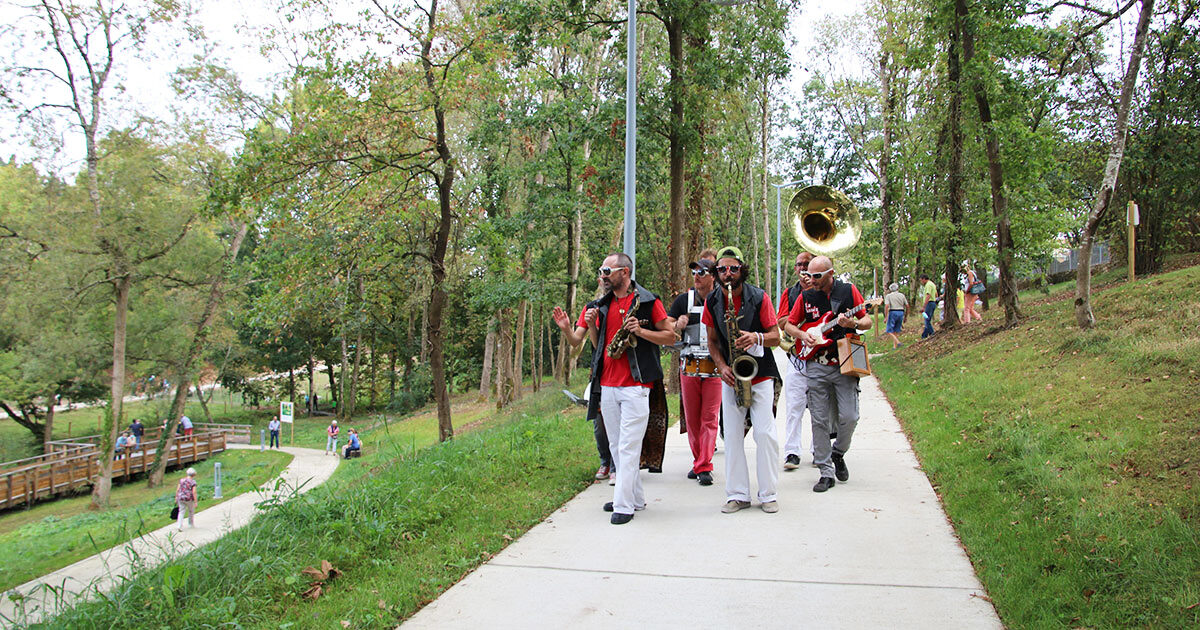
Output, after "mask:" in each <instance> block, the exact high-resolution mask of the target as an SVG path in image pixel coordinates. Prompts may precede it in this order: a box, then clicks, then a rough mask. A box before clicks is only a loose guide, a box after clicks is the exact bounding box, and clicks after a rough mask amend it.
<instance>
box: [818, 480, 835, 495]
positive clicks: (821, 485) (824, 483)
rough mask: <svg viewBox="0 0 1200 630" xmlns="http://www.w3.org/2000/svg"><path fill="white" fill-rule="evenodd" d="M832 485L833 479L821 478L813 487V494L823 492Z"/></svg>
mask: <svg viewBox="0 0 1200 630" xmlns="http://www.w3.org/2000/svg"><path fill="white" fill-rule="evenodd" d="M834 485H835V483H834V481H833V477H821V479H820V480H819V481H817V485H815V486H813V492H825V491H826V490H828V489H830V488H832V487H833V486H834Z"/></svg>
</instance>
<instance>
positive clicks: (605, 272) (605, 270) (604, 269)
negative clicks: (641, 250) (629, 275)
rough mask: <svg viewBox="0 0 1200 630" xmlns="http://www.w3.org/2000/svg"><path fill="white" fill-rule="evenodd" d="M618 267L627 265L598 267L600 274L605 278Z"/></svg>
mask: <svg viewBox="0 0 1200 630" xmlns="http://www.w3.org/2000/svg"><path fill="white" fill-rule="evenodd" d="M618 269H628V267H601V268H600V269H599V271H600V275H602V276H604V277H605V278H607V277H609V276H611V275H612V272H614V271H616V270H618Z"/></svg>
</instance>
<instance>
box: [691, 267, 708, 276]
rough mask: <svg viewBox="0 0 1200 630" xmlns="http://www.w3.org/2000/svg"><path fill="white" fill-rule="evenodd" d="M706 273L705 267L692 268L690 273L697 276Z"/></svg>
mask: <svg viewBox="0 0 1200 630" xmlns="http://www.w3.org/2000/svg"><path fill="white" fill-rule="evenodd" d="M706 273H708V270H707V269H693V270H692V275H693V276H696V277H697V278H699V277H700V276H703V275H704V274H706Z"/></svg>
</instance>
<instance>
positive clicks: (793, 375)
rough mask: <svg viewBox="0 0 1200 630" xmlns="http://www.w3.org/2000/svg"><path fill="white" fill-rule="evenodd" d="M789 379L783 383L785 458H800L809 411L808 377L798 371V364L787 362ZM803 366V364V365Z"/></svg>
mask: <svg viewBox="0 0 1200 630" xmlns="http://www.w3.org/2000/svg"><path fill="white" fill-rule="evenodd" d="M787 364H788V367H787V378H785V379H784V381H783V387H784V390H783V391H784V394H786V398H787V402H786V403H785V404H787V424H786V425H784V431H783V456H784V457H787V456H788V455H795V456H797V457H799V456H800V453H801V451H803V450H804V447H803V446H802V443H803V440H802V439H801V434H802V432H803V429H804V412H805V411H807V410H808V377H807V376H805V375H804V372H801V371H800V370H798V369H796V364H795V363H793V362H792V361H791V360H790V359H789V360H788V361H787ZM801 365H803V364H801Z"/></svg>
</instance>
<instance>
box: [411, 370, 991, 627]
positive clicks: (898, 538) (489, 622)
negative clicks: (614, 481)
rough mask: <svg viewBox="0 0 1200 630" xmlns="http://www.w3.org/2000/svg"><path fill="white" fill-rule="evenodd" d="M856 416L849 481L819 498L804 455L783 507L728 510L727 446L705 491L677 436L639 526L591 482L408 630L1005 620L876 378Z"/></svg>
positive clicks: (865, 385)
mask: <svg viewBox="0 0 1200 630" xmlns="http://www.w3.org/2000/svg"><path fill="white" fill-rule="evenodd" d="M860 407H861V420H860V422H859V425H858V430H857V431H856V433H855V435H854V446H853V448H852V449H851V451H850V452H849V453H848V454H847V457H846V463H847V465H848V466H849V468H850V480H849V482H847V483H845V484H842V483H839V484H838V485H837V487H835V488H833V489H831V490H830V491H829V492H826V493H825V494H815V493H813V492H812V485H813V483H815V482H816V480H817V478H818V476H819V475H818V474H817V471H816V469H814V468H811V467H810V461H809V458H808V456H807V455H806V456H805V458H804V465H803V466H802V467H801V468H800V469H798V470H795V471H791V472H787V471H785V472H783V473H781V476H780V492H779V504H780V511H779V512H778V513H777V514H766V513H764V512H762V511H761V510H759V509H758V508H757V504H756V505H755V507H754V508H753V509H748V510H743V511H741V512H738V513H735V514H722V513H721V512H720V507H721V505H722V504H723V503H724V501H725V495H724V489H723V484H724V479H725V474H724V466H725V458H724V456H723V452H722V453H718V454H717V456H716V458H715V460H714V466H715V468H716V470H715V473H716V474H715V477H716V483H715V484H714V485H713V486H711V487H701V486H699V485H697V483H696V482H695V481H690V480H688V479H686V478H685V475H686V473H687V471H688V470H689V469H690V468H691V452H690V450H689V449H688V446H687V440H686V437H685V436H682V435H680V434H679V433H678V432H677V430H676V429H674V428H673V429H671V431H670V436H669V437H668V441H667V457H666V461H665V463H664V467H663V469H664V472H663V473H662V474H658V475H649V474H647V473H646V472H645V471H642V474H643V476H644V479H645V489H646V499H647V502H648V504H649V506H648V508H647V509H646V510H645V511H642V512H638V513H637V514H636V516H635V517H634V519H633V521H632V522H631V523H629V524H626V525H621V526H614V525H611V524H609V522H608V519H609V515H608V514H606V513H604V512H603V511H601V506H602V505H603V504H604V503H605V502H606V501H611V500H612V491H611V488H610V487H609V486H608V485H607V484H596V485H593V486H592V487H591V488H588V489H587V490H585V491H584V492H582V493H580V494H579V496H577V497H576V498H575V499H573V500H571V501H570V502H569V503H568V504H567V505H565V506H564V507H563V508H562V509H560V510H558V511H556V512H555V513H554V514H553V515H551V516H550V517H549V518H547V519H546V521H545V522H543V523H542V524H540V525H538V526H536V527H534V528H533V529H532V530H530V531H529V532H528V533H527V534H526V535H524V536H522V537H521V538H520V539H519V540H517V541H516V542H515V543H513V544H512V545H511V546H509V547H508V548H507V549H505V550H504V551H503V552H502V553H500V554H497V555H496V557H495V558H493V559H492V560H491V561H490V562H488V563H487V564H485V565H483V566H482V567H480V568H479V569H478V570H476V571H475V572H473V573H471V574H470V575H469V576H467V577H466V578H465V579H463V580H462V581H461V582H459V583H458V584H457V585H455V586H454V587H453V588H451V589H450V590H449V591H447V592H446V593H445V594H443V595H442V596H441V597H439V598H438V599H437V600H435V601H434V602H432V603H431V604H429V605H428V606H426V607H425V608H424V609H423V610H421V611H420V612H418V613H417V614H416V615H414V616H413V617H412V618H411V619H409V620H408V621H407V622H406V623H405V624H404V625H405V627H406V628H412V629H417V628H439V629H440V628H477V627H489V628H521V629H528V628H567V627H570V628H604V629H606V630H610V629H611V628H631V627H646V628H694V627H706V628H720V627H734V628H749V627H760V628H789V629H795V628H808V627H820V628H822V629H826V628H846V629H849V630H858V629H861V628H929V627H938V628H956V629H966V628H1000V627H1002V625H1001V623H1000V621H999V618H998V617H997V616H996V613H995V611H994V609H993V608H992V605H991V604H990V602H989V600H988V599H987V598H986V594H985V593H984V590H983V588H982V587H981V586H980V584H979V582H978V580H977V579H976V578H975V573H974V571H973V569H972V567H971V564H970V562H969V561H968V560H967V557H966V554H965V553H964V552H963V549H962V547H961V546H960V545H959V543H958V539H957V538H956V537H955V534H954V531H953V529H952V528H951V527H950V524H949V523H948V522H947V519H946V516H945V514H944V512H943V511H942V508H941V504H940V503H939V502H938V499H937V496H936V495H935V494H934V492H933V489H932V488H931V487H930V485H929V481H928V479H926V477H925V475H924V473H922V472H921V470H920V469H919V468H918V465H917V461H916V458H915V457H914V456H913V453H912V450H911V448H910V446H909V443H908V440H907V439H906V438H905V436H904V434H903V433H902V432H901V431H900V427H899V424H898V423H897V422H896V418H895V416H894V415H893V414H892V410H891V407H890V405H889V404H888V402H887V400H886V399H885V398H884V396H883V394H882V392H881V391H880V390H879V386H878V384H877V382H876V381H875V379H874V378H867V379H863V381H862V397H861V400H860ZM572 421H574V419H573V420H572ZM806 423H807V421H806ZM777 424H778V426H779V428H780V433H781V434H782V430H783V423H782V422H777ZM746 443H747V445H753V439H752V438H750V437H747V441H746ZM780 443H781V444H782V440H781V441H780ZM809 444H810V438H809V437H807V436H806V437H805V448H806V449H807V448H808V445H809ZM722 448H723V447H722ZM748 459H749V460H750V466H751V473H750V477H751V479H752V480H754V479H756V478H755V476H754V472H753V468H754V457H753V455H749V456H748ZM756 487H757V482H756V481H753V482H752V484H751V488H752V490H751V492H752V493H753V492H754V491H755V490H754V489H755V488H756Z"/></svg>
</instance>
